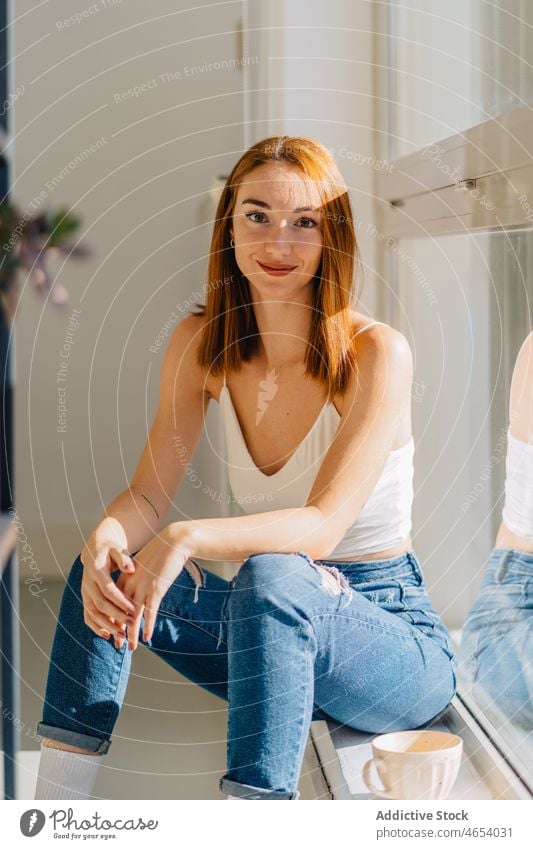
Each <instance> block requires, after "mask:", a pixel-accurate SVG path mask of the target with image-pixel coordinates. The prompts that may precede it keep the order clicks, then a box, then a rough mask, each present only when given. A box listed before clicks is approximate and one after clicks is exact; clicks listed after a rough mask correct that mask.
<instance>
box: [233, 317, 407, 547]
mask: <svg viewBox="0 0 533 849" xmlns="http://www.w3.org/2000/svg"><path fill="white" fill-rule="evenodd" d="M375 324H384V322H382V321H372V322H370V323H368V324H366V325H365V326H364V327H362V328H361V329H360V330H358V331H357V333H361V332H362V331H364V330H366V329H367V328H368V327H373V326H374V325H375ZM357 333H356V334H355V335H356V336H357ZM220 407H221V412H222V417H223V420H224V428H225V432H226V445H227V452H228V476H229V484H230V488H231V491H232V494H233V496H234V498H235V501H236V502H237V503H238V504H239V505H240V507H241V509H242V510H243V512H244V513H247V514H252V513H263V512H266V511H269V510H283V509H286V508H289V507H303V506H304V504H305V502H306V501H307V498H308V495H309V493H310V492H311V488H312V486H313V482H314V480H315V478H316V476H317V474H318V470H319V468H320V464H321V463H322V460H323V458H324V456H325V454H326V453H327V451H328V449H329V446H330V445H331V443H332V441H333V438H334V436H335V433H336V431H337V428H338V425H339V422H340V419H341V416H340V414H339V413H338V412H337V410H336V408H335V405H334V404H333V403H331V402H326V404H325V405H324V406H323V407H322V410H321V411H320V413H319V415H318V418H317V419H316V421H315V423H314V425H313V426H312V428H311V430H310V431H309V432H308V434H307V436H306V437H305V438H304V439H303V441H302V442H301V443H300V445H299V446H298V448H297V449H296V451H295V452H294V454H292V455H291V457H290V458H289V460H288V461H287V462H286V463H285V465H284V466H283V467H282V468H281V469H280V470H279V471H278V472H276V473H275V474H273V475H265V474H264V473H263V472H262V471H261V470H260V469H258V468H257V466H256V465H255V464H254V462H253V460H252V458H251V456H250V453H249V451H248V448H247V446H246V442H245V440H244V437H243V434H242V430H241V427H240V425H239V420H238V418H237V414H236V412H235V408H234V406H233V402H232V400H231V396H230V393H229V390H228V387H227V385H226V375H225V374H224V385H223V387H222V390H221V393H220ZM413 453H414V441H413V437H411V439H410V440H409V442H407V443H406V444H405V445H403V446H401V448H398V449H396V450H395V451H391V452H390V454H389V457H388V459H387V462H386V464H385V467H384V468H383V470H382V473H381V475H380V477H379V479H378V481H377V483H376V486H375V487H374V489H373V491H372V494H371V495H370V497H369V498H368V500H367V502H366V504H365V505H364V507H363V509H362V510H361V512H360V513H359V516H358V517H357V519H356V521H355V522H354V524H353V525H352V526H351V527H350V528H349V529H348V531H347V532H346V534H345V535H344V537H343V538H342V540H341V541H340V542H339V544H338V545H337V546H336V548H335V550H334V551H332V552H331V554H329V555H328V560H335V558H336V557H338V558H342V559H346V558H349V557H353V556H356V555H357V556H360V555H364V554H371V553H373V552H375V551H381V550H382V549H383V550H385V549H387V548H392V547H393V546H396V545H398V544H399V543H401V542H402V541H403V540H404V539H405V537H406V536H407V535H408V534H409V532H410V530H411V507H412V501H413Z"/></svg>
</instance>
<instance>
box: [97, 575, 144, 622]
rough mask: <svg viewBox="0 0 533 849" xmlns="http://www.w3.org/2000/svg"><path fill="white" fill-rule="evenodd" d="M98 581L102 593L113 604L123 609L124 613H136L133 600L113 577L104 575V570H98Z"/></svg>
mask: <svg viewBox="0 0 533 849" xmlns="http://www.w3.org/2000/svg"><path fill="white" fill-rule="evenodd" d="M96 583H97V585H98V588H99V590H100V592H101V593H102V595H103V596H104V597H105V598H107V599H108V600H109V601H112V602H113V604H115V605H116V606H117V607H118V608H119V610H120V611H122V615H123V614H124V613H132V614H134V613H135V607H134V605H133V603H132V601H131V600H130V599H129V598H127V596H126V595H125V594H124V593H123V592H122V591H121V590H119V588H118V587H117V586H116V584H115V582H114V580H113V578H111V577H110V576H106V575H104V574H103V573H102V572H98V573H97V575H96ZM117 615H120V614H117Z"/></svg>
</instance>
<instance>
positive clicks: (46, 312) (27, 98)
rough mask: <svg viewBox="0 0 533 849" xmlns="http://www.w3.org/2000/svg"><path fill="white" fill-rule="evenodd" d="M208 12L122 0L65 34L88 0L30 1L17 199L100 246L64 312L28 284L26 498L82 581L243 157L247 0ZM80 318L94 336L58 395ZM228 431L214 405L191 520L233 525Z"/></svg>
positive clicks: (71, 284) (83, 266) (21, 318)
mask: <svg viewBox="0 0 533 849" xmlns="http://www.w3.org/2000/svg"><path fill="white" fill-rule="evenodd" d="M203 6H204V4H203V3H201V2H200V3H196V4H194V5H192V4H190V3H186V2H183V1H182V0H180V2H170V0H157V2H153V3H151V4H150V5H149V6H147V5H146V4H145V3H143V2H141V0H128V2H126V0H122V2H116V3H115V4H114V5H113V4H112V3H111V0H107V2H106V3H97V4H95V6H94V8H96V9H97V11H96V12H93V13H92V14H89V13H86V14H87V16H86V17H85V18H82V20H81V21H80V22H79V23H75V22H74V23H70V25H69V26H67V25H66V24H65V23H64V19H66V18H68V17H69V16H73V15H74V14H75V13H76V12H82V11H83V10H84V9H85V10H87V9H88V7H89V4H84V3H82V2H79V0H78V2H74V3H73V2H67V0H60V2H55V3H54V4H38V5H37V6H35V4H33V3H29V2H27V0H26V1H25V2H22V3H20V4H17V14H18V20H17V23H16V28H15V33H16V38H15V42H16V44H15V48H16V57H15V60H14V62H15V70H14V82H15V85H20V84H24V86H25V90H24V94H23V96H21V97H20V98H19V99H18V101H17V104H16V116H15V131H16V142H15V173H14V186H13V196H14V198H16V200H17V202H18V203H19V205H20V206H21V207H22V208H24V209H26V208H28V209H29V208H30V204H31V202H32V200H33V199H35V198H37V196H39V195H40V194H41V192H44V194H45V197H44V201H42V203H41V205H40V208H43V207H45V206H46V207H51V208H53V209H55V210H57V209H58V208H60V207H67V208H71V209H72V211H73V212H75V213H76V214H77V215H79V216H80V218H81V221H82V228H81V236H82V241H83V243H84V244H86V245H88V246H89V247H90V248H91V250H92V257H91V258H90V259H89V260H88V261H84V262H76V261H75V260H70V261H69V262H68V263H67V264H66V265H65V267H64V268H61V267H60V264H59V263H57V264H56V266H55V267H56V268H57V270H58V272H59V274H58V279H59V280H60V281H61V282H62V283H63V284H64V285H65V286H66V287H67V288H68V290H69V292H70V305H69V309H68V310H67V311H65V313H64V315H62V316H61V315H60V314H59V313H58V312H57V311H56V310H54V309H53V308H51V307H50V305H47V306H46V308H45V309H43V303H42V301H40V300H39V299H38V298H37V297H36V296H35V293H34V292H33V291H29V289H28V288H26V290H25V292H24V296H23V299H22V303H21V309H20V313H19V315H18V316H17V320H16V327H17V333H16V336H17V352H16V358H17V374H18V378H17V379H18V386H17V393H16V394H17V398H16V422H17V436H16V463H15V467H16V500H17V507H18V511H19V514H20V517H21V520H22V522H23V524H24V526H25V530H26V532H27V534H28V537H29V539H30V542H31V545H32V549H33V552H34V556H35V559H36V561H37V563H38V565H39V568H40V570H41V572H42V574H43V575H46V574H50V575H57V576H60V575H61V574H63V575H64V574H65V572H66V571H68V569H69V567H70V565H71V563H72V560H73V559H74V557H75V556H76V554H77V553H78V552H79V551H80V550H81V547H82V545H83V539H84V535H87V534H88V533H90V532H91V530H92V529H93V527H94V525H95V523H96V522H97V520H98V518H99V516H100V515H101V511H102V507H103V505H104V504H106V503H109V501H110V500H111V499H112V498H113V497H114V496H115V495H116V494H117V493H118V492H120V491H121V490H122V489H124V488H125V487H126V486H127V483H128V482H129V480H130V479H131V475H132V473H133V471H134V468H135V466H136V464H137V462H138V459H139V456H140V453H141V450H142V447H143V444H144V441H145V439H146V435H147V432H148V430H149V427H150V424H151V421H152V419H153V415H154V413H155V407H156V402H157V395H158V381H159V370H160V366H161V361H162V356H163V350H164V348H161V349H160V352H159V353H156V354H154V353H152V352H150V350H149V348H150V346H151V345H153V344H154V340H155V339H156V338H157V335H158V333H159V331H160V329H161V327H162V325H163V324H164V322H165V321H166V320H167V318H168V317H169V316H170V315H171V313H172V311H173V310H174V311H176V312H177V313H178V315H180V316H181V315H182V314H183V315H184V314H185V311H186V309H187V305H186V304H185V303H184V302H185V301H186V300H187V299H188V298H190V296H191V295H194V294H195V293H196V299H197V300H198V299H201V298H202V285H203V283H204V279H205V270H206V259H205V257H206V250H207V247H208V243H209V237H210V230H211V225H210V222H209V220H207V219H208V216H209V215H210V214H212V213H211V212H210V210H209V208H208V207H207V205H206V202H205V197H206V195H205V193H206V191H207V190H208V188H209V186H210V184H211V180H212V178H213V176H215V175H218V174H222V173H227V170H228V168H229V167H230V166H231V165H232V164H233V162H234V161H235V159H236V158H238V156H239V155H240V154H241V152H242V149H243V130H242V119H243V109H242V95H241V89H242V77H243V72H242V67H241V68H235V67H228V61H230V60H234V59H235V58H236V57H237V51H238V45H239V40H238V38H237V34H236V29H237V25H238V21H239V18H240V17H241V14H242V4H241V3H240V2H228V3H223V4H219V5H213V4H209V8H208V9H204V8H203ZM215 62H220V63H222V66H216V65H213V66H212V67H211V68H210V67H209V65H208V63H215ZM224 63H225V64H224ZM160 75H168V76H165V77H164V79H162V78H161V76H160ZM143 85H144V89H145V90H144V91H141V92H139V94H138V96H133V95H124V93H125V92H127V91H128V90H129V89H132V88H133V87H134V86H137V87H142V86H143ZM117 100H118V101H119V102H117ZM98 140H100V141H99V142H98ZM97 142H98V145H97V149H96V150H95V151H94V152H91V153H89V154H87V153H86V154H83V153H82V152H83V151H84V150H86V149H87V148H88V147H89V146H90V145H91V144H96V143H97ZM80 155H81V157H82V158H81V161H80V160H79V159H78V161H79V162H80V164H77V165H74V166H73V167H69V162H72V161H73V160H75V159H76V157H78V158H79V157H80ZM64 169H66V170H64ZM62 174H63V176H61V175H62ZM57 175H60V176H59V177H58V179H56V181H55V185H53V186H51V185H50V181H52V180H54V178H55V177H56V176H57ZM47 183H48V184H49V185H48V187H47ZM38 206H39V204H38ZM72 309H77V310H80V311H81V313H80V314H79V327H78V328H76V329H75V330H74V331H73V343H72V347H71V349H70V357H69V359H68V368H67V372H66V379H65V381H63V382H62V383H60V384H58V383H57V379H56V374H57V372H58V370H59V369H60V365H61V361H62V359H64V358H62V356H61V353H60V352H61V349H62V347H63V343H64V340H65V337H66V334H67V330H68V318H69V316H70V315H71V310H72ZM181 310H184V311H183V313H182V312H181ZM58 386H60V387H61V388H64V389H65V390H66V396H65V397H66V407H67V408H68V412H67V413H66V417H65V428H66V430H65V432H64V433H58V430H57V425H58V412H59V410H58V394H57V389H58ZM217 422H218V410H217V409H216V405H214V404H212V405H211V406H210V409H209V414H208V435H207V436H205V437H203V438H202V442H201V444H200V447H199V450H198V453H197V456H196V457H195V460H194V472H195V474H196V476H197V477H196V478H195V480H194V483H192V482H191V479H189V478H186V479H185V480H184V483H183V485H182V487H181V488H180V491H179V494H178V496H177V498H176V505H177V508H179V509H181V510H183V511H185V513H184V515H195V516H198V515H204V516H205V515H220V513H221V509H222V507H221V504H220V503H218V502H217V501H216V500H215V499H214V498H213V497H209V496H207V495H203V494H202V490H203V487H204V485H205V486H206V487H207V486H210V487H211V488H212V489H213V490H215V491H216V492H221V491H222V490H223V487H224V479H223V478H221V474H220V464H219V463H217V462H215V461H216V456H215V455H217V454H218V453H220V452H222V453H223V445H222V444H221V442H220V436H219V432H218V428H217V426H216V425H217ZM198 479H199V480H201V482H202V487H200V488H198V487H197V483H196V481H197V480H198ZM178 516H179V513H178V512H176V517H178ZM171 518H172V517H171ZM21 573H22V574H21V577H22V578H24V564H22V563H21Z"/></svg>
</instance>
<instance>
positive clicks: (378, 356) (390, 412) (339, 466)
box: [168, 326, 413, 561]
mask: <svg viewBox="0 0 533 849" xmlns="http://www.w3.org/2000/svg"><path fill="white" fill-rule="evenodd" d="M356 341H357V342H358V345H357V362H358V372H357V374H354V375H353V376H352V378H351V380H350V382H349V386H348V389H347V391H346V395H345V404H344V411H343V416H342V418H341V421H340V424H339V429H338V431H337V433H336V435H335V438H334V440H333V442H332V444H331V446H330V448H329V450H328V452H327V453H326V456H325V457H324V460H323V462H322V465H321V466H320V469H319V471H318V474H317V477H316V479H315V481H314V483H313V487H312V489H311V492H310V494H309V497H308V499H307V503H306V505H305V506H304V507H300V508H293V509H285V510H273V511H270V512H266V513H256V514H254V515H251V516H242V517H241V516H238V517H234V518H228V519H202V520H192V521H189V522H176V523H175V524H172V525H169V528H168V539H169V540H171V544H176V545H177V546H178V547H181V548H182V550H184V551H187V552H189V551H190V556H192V557H194V556H196V557H199V558H205V559H208V560H210V559H212V560H229V561H233V560H236V561H240V560H243V559H245V558H247V557H249V556H250V555H251V554H254V553H262V552H272V551H279V552H293V551H300V550H305V551H306V552H307V553H308V554H309V556H310V557H312V558H316V559H325V558H327V557H328V556H329V554H330V553H331V552H332V551H333V550H334V549H335V547H336V546H337V544H338V543H339V542H340V540H341V539H342V538H343V536H344V534H345V533H346V531H347V530H348V528H349V527H350V526H351V525H352V524H353V523H354V522H355V521H356V519H357V517H358V515H359V513H360V512H361V510H362V508H363V507H364V505H365V503H366V501H367V500H368V498H369V497H370V495H371V493H372V491H373V489H374V487H375V485H376V483H377V481H378V479H379V476H380V475H381V472H382V470H383V468H384V465H385V463H386V461H387V458H388V456H389V453H390V450H391V448H392V445H393V444H394V440H395V437H396V434H397V432H398V428H399V427H400V424H401V422H402V420H403V417H404V415H405V410H406V407H407V406H409V405H410V403H411V384H412V379H413V362H412V354H411V349H410V347H409V343H408V342H407V340H406V338H405V337H404V336H403V334H401V333H399V332H398V331H397V330H394V329H393V328H391V327H386V326H385V327H383V326H376V327H375V328H372V329H369V330H368V331H367V332H366V333H365V334H364V335H363V336H362V337H361V338H360V339H358V340H356Z"/></svg>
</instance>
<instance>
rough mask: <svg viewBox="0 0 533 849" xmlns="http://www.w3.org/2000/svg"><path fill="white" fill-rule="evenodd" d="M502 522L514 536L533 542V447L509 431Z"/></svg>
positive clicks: (508, 429)
mask: <svg viewBox="0 0 533 849" xmlns="http://www.w3.org/2000/svg"><path fill="white" fill-rule="evenodd" d="M502 519H503V521H504V522H505V524H506V525H507V527H508V528H509V530H510V531H512V532H513V534H517V535H518V536H520V537H525V538H526V539H528V540H530V541H531V540H533V445H531V444H530V443H528V442H523V441H522V440H521V439H517V438H516V436H513V434H512V433H511V429H510V428H509V427H508V428H507V457H506V459H505V503H504V506H503V510H502Z"/></svg>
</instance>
